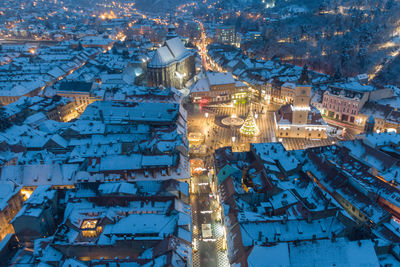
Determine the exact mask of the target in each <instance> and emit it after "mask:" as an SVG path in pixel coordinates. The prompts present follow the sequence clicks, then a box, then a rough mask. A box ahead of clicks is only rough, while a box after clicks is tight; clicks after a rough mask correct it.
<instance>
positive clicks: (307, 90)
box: [292, 65, 311, 125]
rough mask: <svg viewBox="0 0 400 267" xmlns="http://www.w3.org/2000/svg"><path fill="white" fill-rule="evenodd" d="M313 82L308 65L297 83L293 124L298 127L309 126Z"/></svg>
mask: <svg viewBox="0 0 400 267" xmlns="http://www.w3.org/2000/svg"><path fill="white" fill-rule="evenodd" d="M310 100H311V81H310V76H309V75H308V68H307V65H304V67H303V70H302V72H301V75H300V78H299V80H298V81H297V83H296V89H295V91H294V98H293V107H292V109H293V117H292V123H293V124H297V125H304V124H307V118H308V112H309V111H310Z"/></svg>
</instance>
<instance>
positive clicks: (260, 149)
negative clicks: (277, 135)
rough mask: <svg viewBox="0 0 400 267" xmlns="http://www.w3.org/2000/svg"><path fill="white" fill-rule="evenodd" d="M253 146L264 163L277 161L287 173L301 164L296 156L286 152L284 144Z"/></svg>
mask: <svg viewBox="0 0 400 267" xmlns="http://www.w3.org/2000/svg"><path fill="white" fill-rule="evenodd" d="M251 146H252V150H253V151H254V153H255V154H256V155H257V156H259V157H260V159H261V160H262V161H265V162H271V160H272V161H277V162H279V165H280V166H281V167H282V168H283V170H284V171H285V172H290V171H293V170H294V169H296V168H297V167H298V166H299V164H300V162H299V161H298V159H297V158H296V156H295V155H294V154H293V153H291V152H290V151H286V149H285V148H284V146H283V145H282V143H264V144H263V143H260V144H251Z"/></svg>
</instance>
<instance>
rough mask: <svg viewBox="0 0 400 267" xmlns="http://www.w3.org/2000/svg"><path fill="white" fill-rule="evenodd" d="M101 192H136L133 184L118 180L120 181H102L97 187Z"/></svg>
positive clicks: (130, 193) (132, 193)
mask: <svg viewBox="0 0 400 267" xmlns="http://www.w3.org/2000/svg"><path fill="white" fill-rule="evenodd" d="M98 190H99V192H101V194H104V195H106V194H129V195H134V194H136V192H137V187H136V185H135V184H132V183H126V182H120V183H104V184H101V185H100V186H99V188H98Z"/></svg>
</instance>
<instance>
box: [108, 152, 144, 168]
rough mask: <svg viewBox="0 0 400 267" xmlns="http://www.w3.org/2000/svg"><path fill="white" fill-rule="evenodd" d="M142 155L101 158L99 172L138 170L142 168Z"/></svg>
mask: <svg viewBox="0 0 400 267" xmlns="http://www.w3.org/2000/svg"><path fill="white" fill-rule="evenodd" d="M141 162H142V155H141V154H132V155H129V156H128V155H112V156H106V157H103V158H101V162H100V170H101V171H108V170H138V169H141V168H142V164H141Z"/></svg>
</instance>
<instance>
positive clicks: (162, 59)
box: [149, 46, 174, 67]
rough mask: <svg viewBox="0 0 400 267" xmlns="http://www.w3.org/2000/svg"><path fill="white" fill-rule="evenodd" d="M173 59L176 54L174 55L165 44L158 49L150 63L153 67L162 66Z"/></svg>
mask: <svg viewBox="0 0 400 267" xmlns="http://www.w3.org/2000/svg"><path fill="white" fill-rule="evenodd" d="M173 60H174V56H173V55H172V53H171V51H170V50H169V49H168V47H166V46H163V47H160V48H158V49H157V50H156V52H155V53H154V55H153V57H152V59H151V61H150V64H149V65H150V66H151V67H162V66H165V65H168V64H169V63H170V62H172V61H173Z"/></svg>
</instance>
